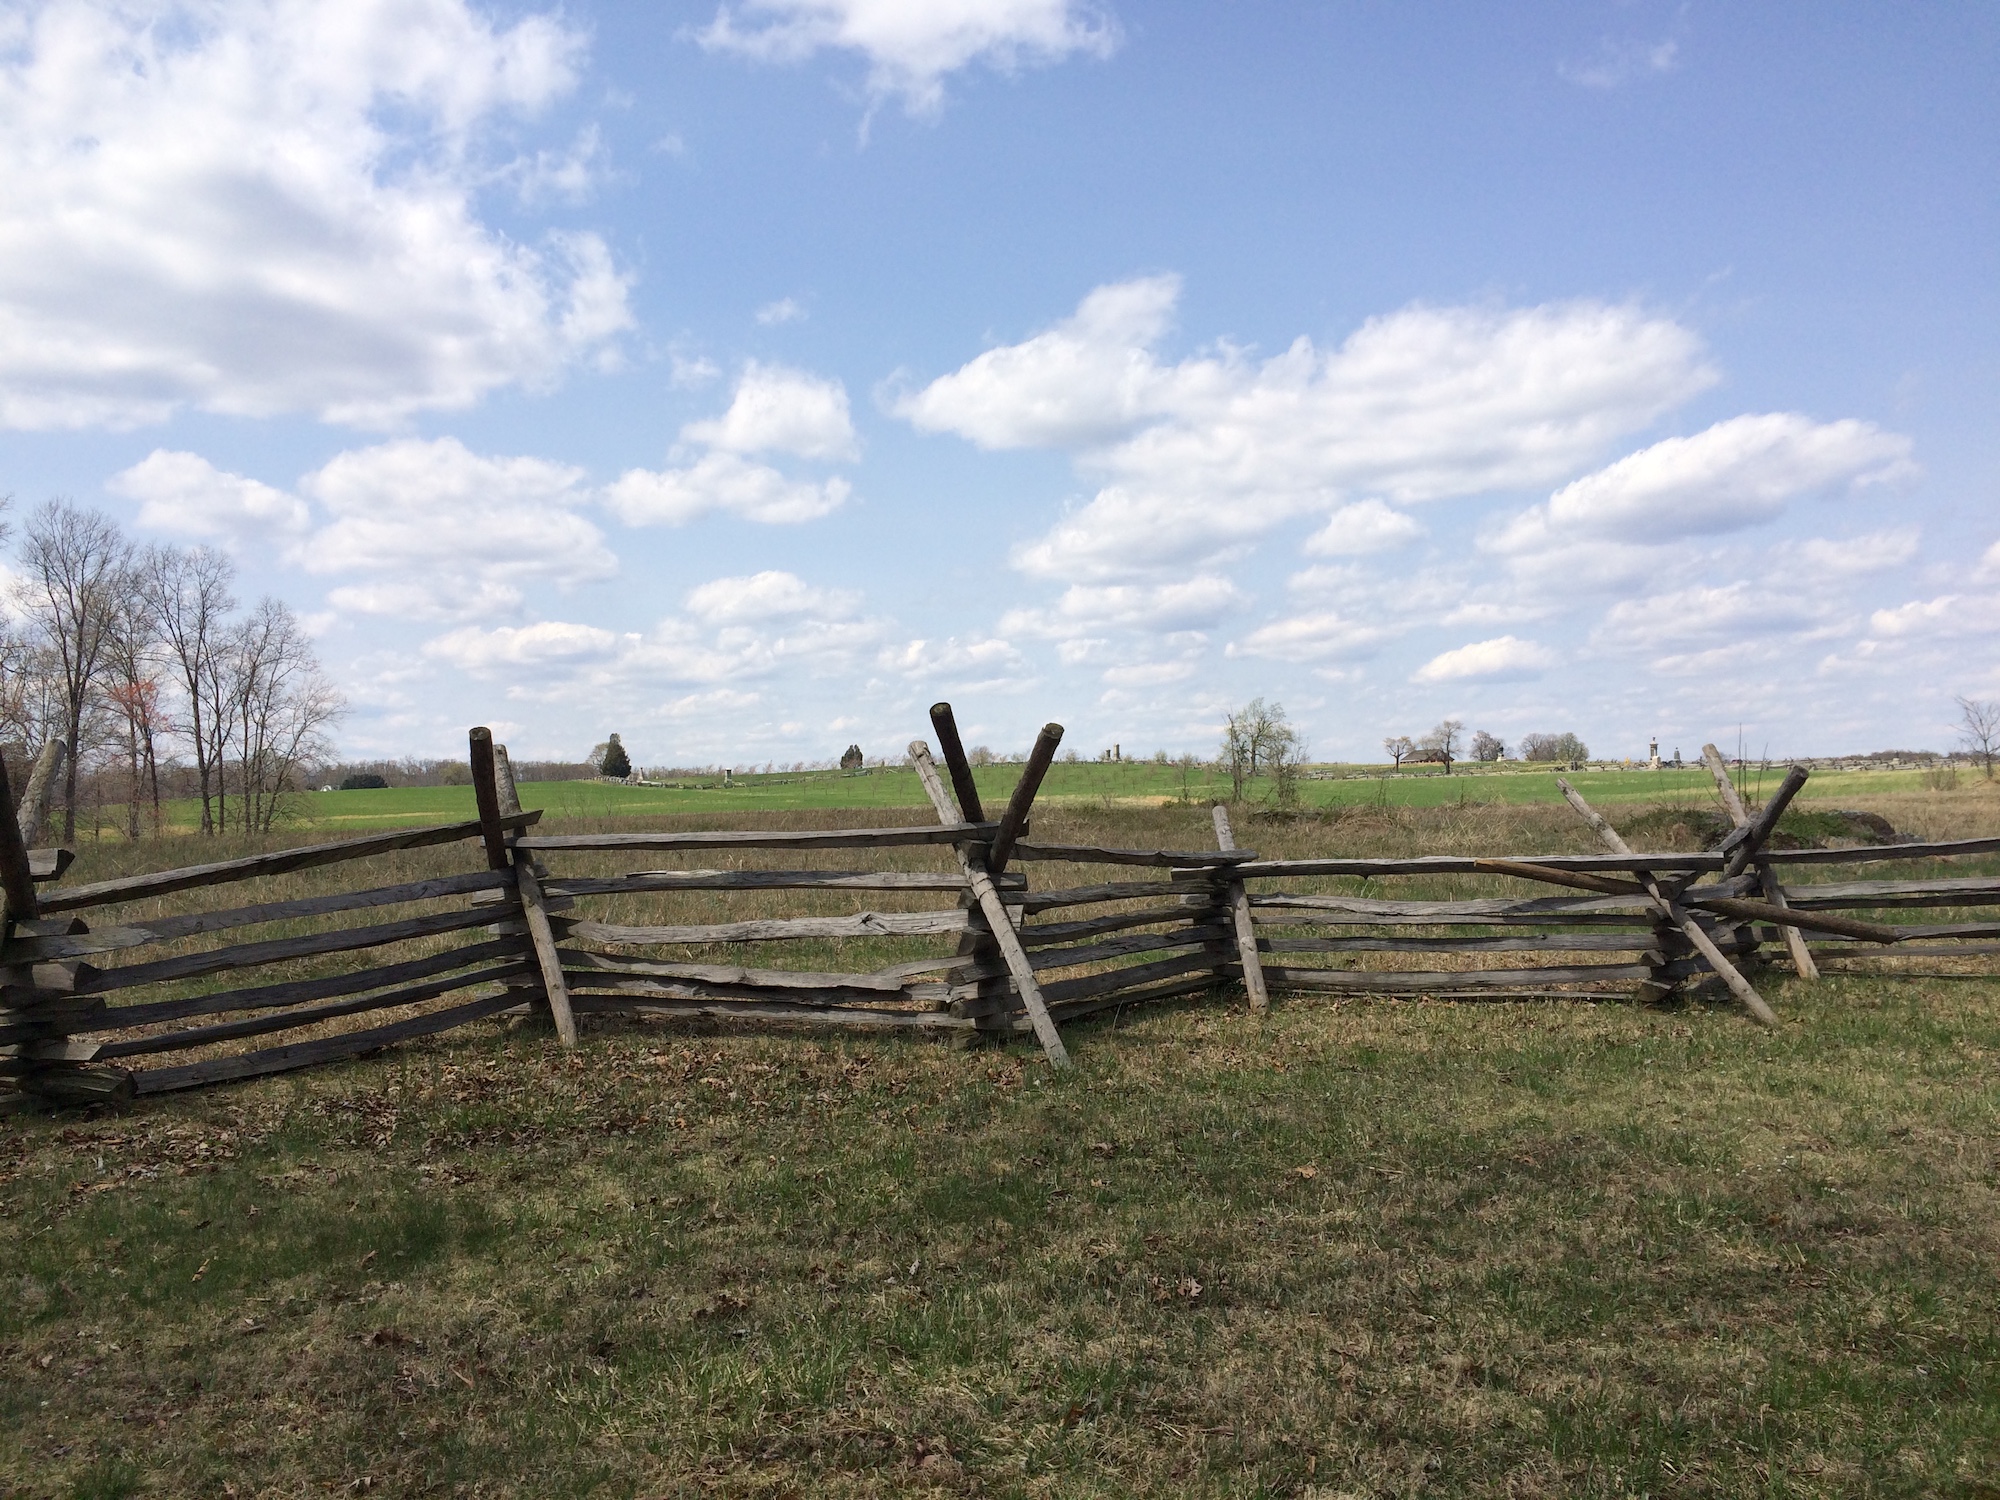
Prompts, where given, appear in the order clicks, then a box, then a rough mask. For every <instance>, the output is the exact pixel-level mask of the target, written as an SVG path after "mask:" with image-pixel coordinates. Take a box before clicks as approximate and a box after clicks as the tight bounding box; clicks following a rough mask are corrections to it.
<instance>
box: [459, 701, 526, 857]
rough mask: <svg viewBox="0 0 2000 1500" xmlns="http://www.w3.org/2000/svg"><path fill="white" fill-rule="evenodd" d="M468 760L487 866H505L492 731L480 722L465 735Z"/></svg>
mask: <svg viewBox="0 0 2000 1500" xmlns="http://www.w3.org/2000/svg"><path fill="white" fill-rule="evenodd" d="M466 739H467V741H468V745H469V749H470V752H471V757H470V758H471V761H472V795H473V800H475V801H476V802H477V803H478V804H479V835H480V837H481V838H483V839H484V840H485V841H486V864H487V867H488V868H489V869H494V870H505V869H507V868H509V867H510V866H511V865H512V864H513V863H514V861H513V858H512V857H511V856H510V855H509V853H508V850H507V834H506V830H505V829H503V828H502V827H501V826H500V790H499V786H498V783H497V781H496V774H497V773H495V771H494V769H493V731H492V730H490V729H488V728H487V727H486V726H485V725H484V724H481V725H480V726H479V727H478V728H477V729H475V730H473V731H472V732H471V733H470V734H469V735H467V736H466Z"/></svg>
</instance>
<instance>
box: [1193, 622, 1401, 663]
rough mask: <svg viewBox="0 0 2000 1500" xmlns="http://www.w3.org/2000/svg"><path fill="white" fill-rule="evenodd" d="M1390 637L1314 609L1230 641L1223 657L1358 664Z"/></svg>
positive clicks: (1372, 627)
mask: <svg viewBox="0 0 2000 1500" xmlns="http://www.w3.org/2000/svg"><path fill="white" fill-rule="evenodd" d="M1394 634H1395V632H1393V631H1391V630H1388V629H1385V628H1384V627H1382V626H1380V625H1377V624H1373V623H1370V622H1368V621H1364V620H1357V619H1355V618H1353V617H1352V616H1350V615H1343V614H1341V613H1340V612H1339V611H1338V610H1330V609H1329V610H1318V611H1315V612H1313V613H1310V614H1303V615H1294V616H1292V617H1290V618H1289V619H1283V620H1275V621H1273V622H1272V623H1271V624H1269V625H1263V626H1259V627H1258V628H1257V629H1256V630H1253V631H1251V632H1250V633H1249V634H1248V635H1246V636H1245V637H1244V638H1243V639H1242V640H1240V641H1232V642H1230V644H1229V647H1228V650H1227V654H1228V655H1230V656H1263V657H1269V658H1271V659H1272V660H1274V661H1289V662H1308V663H1311V662H1343V661H1358V660H1360V659H1362V658H1364V657H1369V656H1373V655H1374V654H1375V653H1376V652H1377V651H1378V650H1380V649H1381V647H1382V645H1383V643H1384V642H1385V641H1388V640H1389V639H1390V638H1391V637H1392V636H1393V635H1394Z"/></svg>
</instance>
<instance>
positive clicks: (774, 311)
mask: <svg viewBox="0 0 2000 1500" xmlns="http://www.w3.org/2000/svg"><path fill="white" fill-rule="evenodd" d="M805 315H806V310H805V309H804V308H803V307H801V306H799V304H798V302H797V301H796V300H794V299H793V298H791V297H780V298H779V299H778V300H777V301H776V302H766V303H765V304H764V305H763V306H762V307H760V308H758V309H757V313H756V317H757V323H758V326H759V327H762V328H776V327H778V326H779V325H780V324H783V323H796V322H798V321H799V320H800V319H802V318H804V317H805Z"/></svg>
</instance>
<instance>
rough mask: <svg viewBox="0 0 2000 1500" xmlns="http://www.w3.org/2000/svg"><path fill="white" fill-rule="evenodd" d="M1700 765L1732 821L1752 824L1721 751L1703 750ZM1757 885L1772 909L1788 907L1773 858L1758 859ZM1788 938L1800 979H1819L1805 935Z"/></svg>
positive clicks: (1792, 932) (1788, 930)
mask: <svg viewBox="0 0 2000 1500" xmlns="http://www.w3.org/2000/svg"><path fill="white" fill-rule="evenodd" d="M1701 763H1702V764H1703V765H1705V766H1707V767H1708V774H1709V775H1710V776H1712V777H1714V778H1715V791H1716V795H1717V796H1719V797H1721V798H1722V805H1723V807H1725V808H1726V809H1728V812H1729V818H1730V821H1731V822H1733V823H1734V824H1735V825H1736V826H1737V827H1738V828H1742V827H1744V826H1745V825H1746V824H1748V823H1749V821H1750V814H1749V813H1748V812H1746V811H1744V808H1743V799H1742V798H1741V797H1739V796H1738V795H1737V794H1736V783H1735V782H1733V781H1731V780H1730V779H1729V768H1728V766H1726V765H1725V764H1724V763H1723V760H1722V752H1721V751H1720V750H1718V749H1716V748H1715V746H1713V745H1703V746H1702V747H1701ZM1756 869H1757V883H1758V884H1759V885H1761V886H1762V887H1763V888H1764V899H1765V900H1766V901H1768V902H1770V903H1771V904H1772V905H1773V906H1779V907H1782V906H1785V905H1786V904H1787V903H1786V901H1785V888H1784V887H1783V886H1782V885H1780V884H1778V873H1777V871H1776V870H1774V869H1773V868H1772V867H1771V858H1770V855H1768V854H1766V853H1759V854H1758V856H1757V858H1756ZM1780 931H1782V932H1783V933H1784V935H1785V951H1786V952H1787V953H1789V954H1790V955H1791V957H1792V967H1793V968H1794V969H1796V970H1798V973H1799V978H1801V979H1817V978H1819V965H1818V964H1816V963H1814V962H1813V956H1812V949H1810V948H1808V947H1807V946H1806V938H1805V934H1804V933H1802V932H1800V931H1799V930H1798V928H1796V927H1785V928H1781V929H1780Z"/></svg>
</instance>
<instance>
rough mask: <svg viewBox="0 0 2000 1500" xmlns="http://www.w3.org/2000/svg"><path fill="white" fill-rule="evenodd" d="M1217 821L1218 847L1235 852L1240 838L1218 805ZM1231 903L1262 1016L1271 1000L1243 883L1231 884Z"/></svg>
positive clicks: (1249, 985)
mask: <svg viewBox="0 0 2000 1500" xmlns="http://www.w3.org/2000/svg"><path fill="white" fill-rule="evenodd" d="M1214 817H1215V846H1216V847H1217V848H1218V849H1222V850H1225V851H1226V850H1230V849H1234V848H1235V847H1236V834H1235V831H1234V830H1233V829H1232V828H1230V826H1229V809H1228V808H1226V807H1224V806H1223V805H1222V804H1221V803H1220V802H1218V803H1216V804H1215V813H1214ZM1227 899H1228V902H1229V909H1230V912H1231V914H1232V915H1233V917H1234V918H1235V922H1236V952H1237V956H1238V957H1239V958H1241V960H1242V962H1243V990H1244V993H1245V994H1247V995H1248V996H1249V997H1250V1009H1251V1010H1252V1011H1253V1012H1254V1013H1256V1014H1258V1015H1262V1014H1263V1013H1264V1012H1265V1011H1267V1010H1269V1009H1270V1008H1271V996H1270V992H1269V991H1267V990H1266V989H1265V988H1264V965H1263V963H1262V961H1261V960H1259V958H1258V957H1257V923H1256V921H1255V919H1254V918H1253V917H1252V916H1251V914H1250V895H1249V893H1248V892H1247V891H1245V890H1244V889H1243V882H1242V881H1240V880H1237V879H1233V878H1232V879H1231V880H1230V882H1229V886H1228V892H1227Z"/></svg>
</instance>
